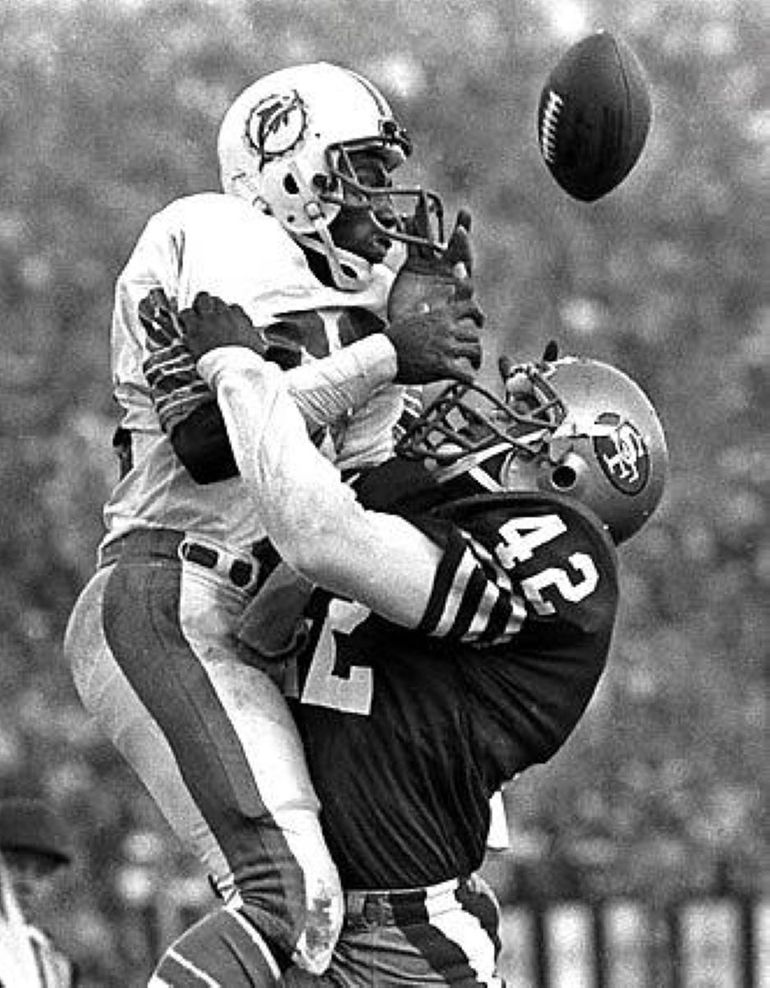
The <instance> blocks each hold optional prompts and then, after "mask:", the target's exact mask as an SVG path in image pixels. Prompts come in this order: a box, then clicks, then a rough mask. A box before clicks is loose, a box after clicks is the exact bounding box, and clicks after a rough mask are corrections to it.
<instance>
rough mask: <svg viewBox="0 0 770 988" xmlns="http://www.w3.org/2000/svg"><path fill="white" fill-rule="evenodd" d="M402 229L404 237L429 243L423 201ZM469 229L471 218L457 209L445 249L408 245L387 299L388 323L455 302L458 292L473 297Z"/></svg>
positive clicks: (426, 209)
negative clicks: (408, 235) (403, 229)
mask: <svg viewBox="0 0 770 988" xmlns="http://www.w3.org/2000/svg"><path fill="white" fill-rule="evenodd" d="M404 225H405V232H406V233H410V234H412V235H414V236H418V237H420V238H422V239H423V240H429V234H430V220H429V216H428V203H427V200H425V199H421V200H420V201H419V203H418V205H417V208H416V209H415V213H414V216H411V217H408V218H407V219H406V221H405V224H404ZM470 228H471V214H470V213H469V212H468V210H467V209H461V210H459V211H458V213H457V219H456V220H455V226H454V229H453V231H452V235H451V236H450V238H449V243H448V244H447V246H446V248H444V249H441V248H438V247H429V246H427V244H426V245H423V244H411V243H410V244H409V247H408V251H407V257H406V261H404V264H403V266H402V267H401V270H400V271H399V272H398V275H397V276H396V280H395V281H394V282H393V287H392V288H391V290H390V295H389V297H388V319H389V320H393V319H398V318H399V317H401V316H403V315H408V314H413V313H415V312H423V311H425V308H426V307H427V308H433V307H435V306H436V305H437V304H438V303H439V302H441V301H448V300H449V299H452V298H456V297H457V294H458V291H462V293H463V295H464V296H466V297H468V298H470V297H471V296H472V295H473V286H472V284H471V281H470V278H471V274H472V273H473V252H472V250H471V242H470Z"/></svg>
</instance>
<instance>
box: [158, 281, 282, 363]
mask: <svg viewBox="0 0 770 988" xmlns="http://www.w3.org/2000/svg"><path fill="white" fill-rule="evenodd" d="M178 319H179V325H180V327H181V332H182V342H183V343H184V344H185V346H186V347H187V348H188V350H189V351H190V353H192V355H193V357H194V358H195V360H200V358H201V357H202V356H203V355H204V353H208V352H209V350H215V349H216V348H217V347H222V346H245V347H248V349H250V350H254V351H255V353H258V354H259V355H260V356H261V357H262V356H264V354H265V352H266V350H267V346H268V342H267V339H266V338H265V334H264V333H263V332H262V330H261V329H257V327H256V326H255V325H254V323H253V322H252V321H251V319H250V318H249V317H248V315H247V314H246V312H245V311H244V310H243V309H242V308H241V306H240V305H228V304H227V302H224V301H223V300H222V299H221V298H219V297H218V296H216V295H209V294H208V292H199V293H198V294H197V295H196V296H195V299H194V301H193V304H192V305H191V306H190V308H189V309H183V310H182V311H181V312H180V313H179V317H178Z"/></svg>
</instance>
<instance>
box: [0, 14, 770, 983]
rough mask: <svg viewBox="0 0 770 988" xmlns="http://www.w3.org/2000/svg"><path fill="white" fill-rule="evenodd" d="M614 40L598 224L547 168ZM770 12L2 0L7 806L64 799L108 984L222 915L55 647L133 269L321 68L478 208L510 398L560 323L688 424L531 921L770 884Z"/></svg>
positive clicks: (633, 582) (0, 667)
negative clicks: (621, 119)
mask: <svg viewBox="0 0 770 988" xmlns="http://www.w3.org/2000/svg"><path fill="white" fill-rule="evenodd" d="M600 27H603V28H607V29H609V30H611V31H614V32H617V33H618V34H620V35H622V36H623V37H624V38H625V39H626V40H627V41H628V42H629V43H630V44H631V45H632V47H633V48H634V49H635V50H636V52H637V54H638V55H639V57H640V59H641V61H642V62H643V64H644V66H645V67H646V70H647V73H648V76H649V80H650V84H651V89H652V94H653V103H654V119H653V125H652V129H651V133H650V137H649V140H648V144H647V147H646V149H645V151H644V154H643V156H642V159H641V160H640V162H639V164H638V165H637V167H636V169H635V170H634V172H633V173H632V174H631V176H630V177H629V178H628V179H627V180H626V181H625V182H624V183H623V184H622V185H621V186H620V187H619V188H618V189H617V190H616V191H615V192H613V193H612V194H610V195H609V196H607V198H606V199H604V200H602V201H600V202H598V203H595V204H591V205H588V204H581V203H578V202H576V201H573V200H570V199H569V198H568V197H567V196H566V195H565V194H564V193H563V192H562V191H561V190H560V189H559V188H558V187H557V186H556V184H555V183H554V182H553V180H552V178H551V177H550V175H549V173H548V172H547V170H546V168H545V166H544V165H543V163H542V161H541V160H540V157H539V153H538V149H537V141H536V108H537V100H538V96H539V92H540V88H541V86H542V85H543V83H544V81H545V78H546V76H547V74H548V71H549V70H550V68H551V67H552V66H553V64H554V63H555V62H556V61H557V59H558V58H559V57H560V56H561V54H562V53H563V52H564V50H565V49H566V48H567V47H568V46H569V45H570V44H571V43H572V42H573V41H575V40H577V39H578V38H579V37H581V36H583V35H584V34H587V33H590V32H592V31H594V30H597V29H598V28H600ZM767 27H768V24H767V9H766V7H765V6H764V4H763V3H762V0H743V2H741V3H738V2H737V0H736V2H734V0H647V2H645V3H643V4H641V3H639V2H638V0H464V2H459V0H441V2H439V0H434V2H428V0H366V2H364V0H360V2H354V0H219V2H214V0H165V2H164V0H144V2H142V0H131V2H129V0H112V2H110V0H48V2H43V0H3V3H2V4H0V37H2V39H3V40H2V57H0V190H1V191H2V194H1V195H0V325H1V326H2V331H1V332H0V361H1V366H2V389H0V485H1V489H2V502H1V503H2V508H1V509H0V510H2V513H3V517H2V524H1V525H0V560H1V561H2V565H1V566H0V649H1V650H2V655H1V656H0V794H2V795H4V794H10V793H14V794H18V793H25V794H35V795H43V796H44V797H45V798H47V799H48V800H49V801H50V802H51V803H52V804H53V805H54V806H55V807H56V808H57V809H58V810H60V811H61V813H63V814H64V815H65V817H66V818H67V819H68V820H69V822H70V823H71V825H72V827H73V830H74V833H75V841H76V845H77V865H76V867H75V868H74V869H72V870H71V872H70V874H69V875H68V876H67V877H66V879H65V880H64V885H63V887H62V889H61V896H60V898H59V899H58V900H57V901H56V902H52V903H51V908H50V916H49V917H48V928H49V929H50V930H51V932H53V933H54V934H55V935H56V937H57V938H58V939H59V941H60V943H62V945H63V946H65V947H66V949H67V950H68V951H69V952H70V954H71V955H72V956H74V957H75V958H76V959H77V960H78V962H79V964H80V966H81V969H82V971H83V977H84V985H85V986H86V988H109V986H118V988H122V986H125V988H134V986H139V985H141V984H144V983H145V982H146V977H147V973H148V971H149V969H150V967H151V965H152V960H153V957H154V954H155V952H156V951H157V949H158V948H159V945H161V944H162V943H163V942H165V939H166V938H167V937H168V936H170V935H171V934H172V933H173V932H175V931H176V927H177V925H178V924H179V923H180V922H184V921H185V919H186V918H187V917H188V916H189V915H193V914H194V913H195V911H196V910H197V909H200V908H204V907H205V906H206V905H207V904H208V902H209V899H208V892H207V887H206V884H205V881H204V880H203V878H202V876H201V875H200V874H199V872H198V870H197V867H196V865H195V863H194V862H192V861H190V860H188V859H187V858H186V857H185V856H184V855H183V854H182V853H181V852H180V851H179V849H178V847H177V845H176V843H175V841H174V839H173V838H172V837H171V835H170V833H169V831H168V829H167V828H166V825H165V823H164V822H163V821H162V820H161V819H160V818H159V816H158V815H157V813H156V811H155V809H154V807H153V805H152V804H151V803H150V801H149V798H148V797H146V796H145V794H144V792H143V790H142V789H141V788H140V787H139V785H138V783H137V782H136V780H135V779H134V778H133V776H131V775H130V773H129V772H128V770H127V769H126V768H124V766H123V764H122V763H121V762H120V761H119V760H118V759H117V757H116V756H115V755H114V754H113V752H112V749H111V747H110V746H109V745H108V744H107V743H106V742H105V741H104V740H103V739H102V738H101V736H100V735H99V733H98V731H97V730H96V729H95V728H93V727H92V726H91V725H90V724H89V723H88V722H87V721H86V719H85V718H84V715H83V713H82V711H81V708H80V706H79V703H78V701H77V699H76V697H75V695H74V692H73V690H72V687H71V685H70V682H69V679H68V676H67V672H66V670H65V669H64V667H63V663H62V658H61V640H62V634H63V630H64V626H65V623H66V619H67V616H68V612H69V609H70V607H71V605H72V603H73V601H74V598H75V596H76V594H77V592H78V590H79V589H80V587H81V586H82V584H83V583H84V582H85V581H86V579H87V578H88V576H89V575H90V572H91V570H92V567H93V563H94V552H95V548H96V544H97V541H98V540H99V538H100V534H101V515H100V511H101V503H102V501H103V499H104V497H105V494H106V492H107V490H108V489H109V487H110V485H111V484H112V483H113V481H114V480H115V478H116V475H117V470H116V463H115V462H114V460H113V455H112V452H111V448H110V441H111V433H112V429H113V428H114V425H115V423H116V413H115V409H114V407H113V404H112V401H111V395H110V374H109V366H108V359H109V354H108V337H109V323H110V312H111V304H112V288H113V283H114V280H115V278H116V276H117V274H118V272H119V270H120V268H121V267H122V265H123V264H124V262H125V261H126V259H127V257H128V255H129V252H130V251H131V249H132V246H133V244H134V241H135V240H136V238H137V236H138V234H139V232H140V231H141V229H142V227H143V226H144V224H145V222H146V221H147V219H148V218H149V216H150V215H151V214H152V213H153V212H154V211H155V210H157V209H158V208H160V207H161V206H163V205H165V204H166V203H167V202H169V201H170V200H172V199H174V198H176V197H178V196H180V195H184V194H188V193H192V192H197V191H200V190H204V189H215V188H217V186H218V173H217V163H216V153H215V142H216V132H217V128H218V125H219V121H220V119H221V116H222V114H223V113H224V111H225V109H226V108H227V106H228V104H229V102H230V101H231V100H232V99H233V97H234V96H235V95H236V94H237V93H238V92H239V91H240V90H241V89H242V88H244V87H245V86H246V85H247V84H248V83H250V82H251V81H252V80H253V79H254V78H256V77H258V76H260V75H262V74H264V73H266V72H269V71H271V70H273V69H275V68H278V67H281V66H283V65H286V64H289V63H292V62H296V61H307V60H315V59H319V58H326V59H329V60H331V61H339V62H342V63H344V64H347V65H349V66H350V67H352V68H355V69H357V70H359V71H360V72H362V73H363V74H365V75H367V76H369V77H370V78H371V79H372V80H373V81H375V82H376V83H377V84H378V85H380V86H381V88H382V89H383V90H384V91H385V92H386V93H387V94H388V95H389V97H390V98H391V102H392V103H393V105H394V107H395V108H396V110H397V112H398V114H399V116H400V117H401V118H402V120H403V121H404V122H405V123H406V124H407V126H408V127H409V129H410V130H411V132H412V135H413V137H414V139H415V144H416V154H415V156H414V162H413V163H410V164H409V165H408V166H407V168H408V169H410V170H411V174H412V175H413V177H414V178H415V179H418V180H420V181H422V182H424V183H425V184H427V185H429V186H432V187H436V188H437V189H439V190H441V192H442V194H443V195H444V198H445V202H446V203H447V205H448V207H449V210H450V218H451V216H452V215H453V214H454V210H455V209H456V207H457V206H459V205H466V206H468V207H469V208H470V209H471V211H472V213H473V217H474V240H475V244H476V252H477V285H478V290H479V294H480V297H481V299H482V301H483V304H484V307H485V309H486V311H487V314H488V326H489V329H488V348H487V355H486V358H485V365H484V370H483V375H484V376H485V378H487V380H488V382H490V383H491V382H493V381H494V378H495V367H496V358H497V355H498V354H499V353H501V352H506V353H508V354H511V355H513V356H520V357H523V358H533V357H537V356H539V355H540V353H541V352H542V347H543V345H544V343H545V342H546V341H547V340H548V339H550V338H556V339H558V340H559V341H560V343H561V346H562V350H563V351H578V352H582V353H585V354H588V355H591V356H594V357H598V358H601V359H607V360H610V361H612V362H616V363H617V364H618V365H619V366H620V367H622V368H624V369H626V370H627V371H628V372H630V373H631V374H632V375H633V376H634V377H635V378H636V379H637V380H639V381H640V383H641V384H642V385H643V386H644V388H645V389H646V390H647V391H648V393H649V394H650V395H651V397H652V398H653V400H654V401H655V403H656V405H657V407H658V409H659V411H660V413H661V416H662V418H663V420H664V422H665V424H666V427H667V431H668V435H669V440H670V446H671V455H672V464H673V472H672V478H671V482H670V486H669V489H668V492H667V495H666V498H665V501H664V504H663V506H662V508H661V510H660V511H659V513H658V514H657V515H656V517H655V519H654V521H653V522H652V523H651V524H650V525H649V526H648V527H647V528H646V529H645V531H644V532H643V533H642V534H641V535H639V536H638V537H637V538H636V539H635V540H634V541H632V542H631V543H630V545H629V546H628V547H627V549H626V550H625V552H624V553H623V558H622V570H623V572H622V579H623V587H624V598H623V602H622V608H621V617H620V622H619V626H618V630H617V634H616V637H615V640H614V645H613V650H612V657H611V663H610V667H609V670H608V672H607V674H606V676H605V678H604V681H603V684H602V686H601V688H600V690H599V692H598V694H597V696H596V697H595V699H594V701H593V703H592V704H591V706H590V708H589V711H588V713H587V715H586V717H585V718H584V720H583V722H582V724H581V725H580V726H579V728H578V730H577V731H576V733H575V734H574V736H573V737H572V739H571V740H570V741H569V742H568V743H567V745H566V746H565V747H564V749H563V750H562V751H561V752H560V753H559V755H558V756H557V757H556V758H555V759H554V760H553V761H552V762H551V763H550V764H549V765H548V766H545V767H541V768H537V769H535V770H532V771H531V772H529V773H528V774H527V775H525V776H524V777H523V778H521V779H519V780H518V781H517V782H516V783H515V784H514V785H512V786H511V787H510V789H509V791H508V792H507V794H506V802H507V810H508V819H509V828H510V834H511V843H512V849H511V850H510V851H509V852H506V853H504V854H498V855H496V856H495V857H494V858H490V861H489V863H488V868H489V874H490V876H491V878H492V880H493V881H494V883H495V885H496V887H497V888H498V891H499V893H500V895H501V898H502V900H503V902H504V904H505V905H506V907H509V906H510V907H514V906H518V905H526V906H527V907H531V908H532V909H535V910H537V909H539V908H540V907H542V906H545V905H548V904H552V903H559V902H580V903H584V904H588V906H590V907H591V908H593V907H594V906H595V905H596V904H597V903H599V904H601V903H605V902H613V901H616V900H618V899H620V900H623V901H625V900H628V901H632V902H635V903H642V904H644V906H645V908H646V909H651V910H652V913H650V915H653V916H654V917H666V916H669V915H670V909H671V908H672V907H675V906H676V905H677V904H678V903H681V902H683V901H685V900H687V901H689V900H690V899H691V898H692V897H695V898H696V899H698V897H702V898H706V899H715V898H716V899H719V900H720V901H722V900H725V901H728V902H731V903H736V904H738V906H737V908H739V910H741V909H743V908H744V906H745V904H746V903H748V904H749V907H750V909H752V910H753V908H754V904H755V903H756V902H759V901H760V900H761V899H762V896H763V895H766V894H767V885H768V882H767V879H768V868H767V862H768V855H767V850H768V841H767V830H766V825H764V824H763V809H764V806H763V791H762V778H763V768H764V765H763V761H764V756H765V748H764V740H765V735H764V732H765V725H766V710H767V694H766V691H765V686H766V682H767V678H766V677H767V674H766V667H767V663H766V659H767V653H768V645H767V642H768V640H770V609H768V606H767V605H768V589H769V587H770V534H769V532H768V524H767V521H768V507H769V499H768V493H769V492H768V474H769V473H770V456H768V452H770V450H768V441H767V436H768V433H767V410H768V397H770V395H769V388H768V369H769V368H770V300H769V298H768V264H767V261H768V258H767V245H768V234H767V223H766V216H765V215H763V209H762V207H763V206H766V204H767V198H766V196H765V197H764V198H763V197H762V191H763V185H764V190H765V192H766V189H767V186H766V185H765V184H764V183H765V182H766V180H767V177H768V159H769V157H770V155H769V154H768V152H769V150H770V111H769V110H768V89H769V88H770V80H769V79H768V74H767V48H766V46H765V44H764V42H763V31H764V32H765V34H764V37H765V38H766V37H767V34H766V29H767ZM509 915H512V913H511V914H509ZM740 915H744V914H743V913H742V912H741V913H740ZM750 915H751V916H754V917H756V916H759V917H760V918H761V917H762V916H763V917H764V919H762V920H761V921H760V920H757V921H756V922H753V925H752V923H749V924H748V926H747V925H746V924H744V925H740V926H739V929H740V930H741V931H742V932H741V933H740V934H739V944H738V946H737V947H735V945H733V947H731V948H730V949H733V948H734V949H735V951H737V953H736V956H737V957H738V961H737V964H738V967H739V968H740V969H741V970H742V971H743V974H744V975H745V976H746V978H748V979H750V978H752V977H753V978H754V979H755V983H756V984H759V977H758V976H757V971H758V964H755V963H754V962H753V961H752V962H747V961H746V960H745V950H744V949H743V948H746V949H748V948H751V950H752V951H753V955H752V956H754V955H756V953H757V951H758V949H759V947H760V946H761V944H762V943H763V942H764V943H765V944H767V942H768V940H769V939H770V933H768V927H769V926H770V923H769V921H768V914H767V909H765V911H764V913H763V912H759V913H757V912H751V913H750ZM655 922H657V920H654V921H653V923H652V926H650V929H651V930H652V931H653V932H652V933H651V934H650V936H651V937H652V940H653V941H656V942H658V941H663V942H664V943H663V947H661V949H660V950H659V951H658V954H657V955H656V956H658V960H657V961H655V962H654V964H653V968H652V969H648V973H647V975H645V977H647V978H648V980H647V981H644V980H640V981H638V982H636V983H638V984H640V985H641V984H650V985H652V986H654V988H659V986H665V985H669V984H670V985H675V984H684V983H685V982H686V983H687V984H689V985H693V986H694V985H696V984H697V985H699V986H702V988H705V986H713V988H722V986H730V985H733V984H735V985H736V986H739V985H741V984H743V983H744V982H742V981H740V980H734V981H731V980H729V979H728V980H725V978H726V977H727V976H726V975H725V976H723V975H720V974H719V973H718V969H719V965H718V963H717V962H714V963H715V964H717V966H716V967H714V966H713V965H712V967H710V968H709V967H708V965H707V966H706V968H704V970H705V971H706V973H705V974H704V975H703V977H702V979H701V980H697V978H694V976H693V978H691V979H690V980H689V981H686V978H685V979H684V980H683V976H682V974H681V965H680V959H677V957H674V958H673V959H672V958H671V956H670V951H667V950H666V949H665V941H666V938H667V937H668V933H667V932H666V931H669V932H670V929H671V927H670V926H665V924H664V926H663V927H660V928H659V927H656V926H655ZM661 922H662V920H661ZM538 929H539V927H538ZM656 929H657V930H658V932H657V933H656V932H655V930H656ZM660 929H663V932H662V933H661V932H660ZM656 938H657V940H656ZM741 945H742V946H741ZM747 945H748V946H747ZM515 946H516V945H515V944H510V943H509V944H508V946H507V948H506V949H507V950H509V951H515ZM742 957H743V958H744V959H743V960H741V958H742ZM512 963H513V962H512ZM749 968H750V969H751V971H753V974H747V973H746V972H747V971H748V970H749ZM538 970H540V969H538ZM574 970H576V969H574ZM640 970H641V969H640ZM649 970H653V973H652V974H650V973H649ZM709 971H710V972H711V973H709ZM765 976H767V975H765ZM521 977H522V980H521V981H520V982H518V981H515V980H513V981H512V984H519V983H521V984H526V983H527V982H526V980H524V975H522V976H521ZM538 977H539V978H540V981H539V982H538V984H540V983H544V981H543V979H544V977H545V976H544V975H543V973H542V970H540V973H539V974H538V972H537V971H536V972H535V974H534V975H532V978H534V979H535V980H537V978H538ZM640 977H641V975H640ZM738 977H739V975H736V978H738ZM629 978H630V976H629ZM677 978H679V980H677ZM530 983H534V981H532V982H530ZM583 983H586V984H588V982H583V981H580V980H579V979H576V978H575V977H573V979H572V980H570V979H569V978H567V980H565V981H564V982H563V984H564V985H565V986H567V985H570V986H573V985H574V986H577V985H580V984H583ZM596 983H597V984H599V981H597V982H596ZM602 983H603V984H608V983H609V982H608V981H607V979H606V978H605V980H604V981H603V982H602ZM621 983H622V984H623V985H624V986H626V985H632V984H633V983H634V982H633V981H632V980H625V981H622V982H620V981H619V982H618V984H621ZM765 983H767V982H765ZM745 984H749V980H746V981H745Z"/></svg>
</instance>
